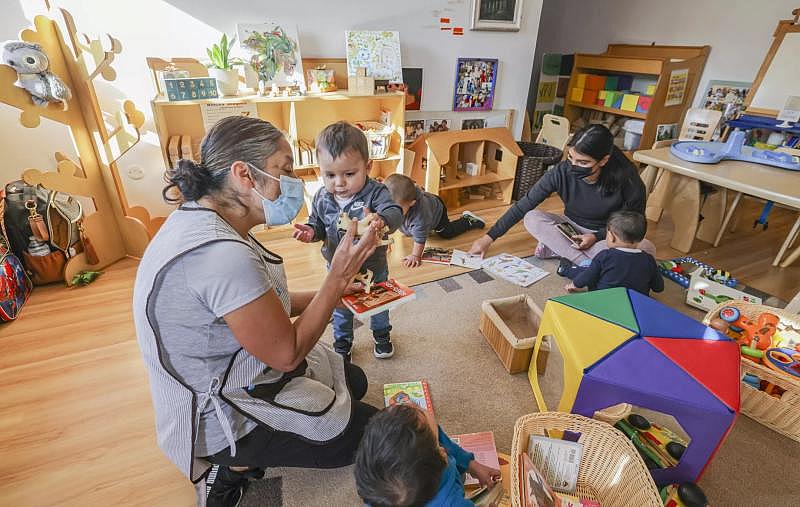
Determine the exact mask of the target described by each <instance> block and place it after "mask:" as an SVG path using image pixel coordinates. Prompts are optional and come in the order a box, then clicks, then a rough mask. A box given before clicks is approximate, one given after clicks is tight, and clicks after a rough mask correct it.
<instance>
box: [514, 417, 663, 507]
mask: <svg viewBox="0 0 800 507" xmlns="http://www.w3.org/2000/svg"><path fill="white" fill-rule="evenodd" d="M545 430H555V431H572V432H576V433H581V437H580V439H579V442H580V443H582V444H583V456H582V457H581V466H580V471H579V472H578V487H577V489H576V491H575V494H576V495H578V496H580V497H582V498H590V499H592V500H596V501H599V502H600V504H601V505H602V506H603V507H616V506H633V505H635V506H637V507H646V506H651V507H663V505H664V504H663V503H662V502H661V497H660V496H659V494H658V489H656V485H655V483H654V482H653V478H652V477H651V475H650V472H648V471H647V467H646V466H645V464H644V462H643V461H642V458H640V457H639V453H638V452H637V451H636V448H635V447H633V444H632V443H631V441H630V440H628V439H627V438H625V436H624V435H623V434H622V433H621V432H619V431H617V430H615V429H614V428H613V427H612V426H610V425H609V424H607V423H604V422H602V421H596V420H594V419H589V418H586V417H583V416H581V415H577V414H564V413H561V412H541V413H538V414H529V415H524V416H522V417H520V418H519V419H517V422H516V424H514V440H513V441H512V443H511V470H510V471H511V492H512V494H511V505H512V506H513V507H520V506H521V505H522V503H521V499H520V497H519V491H520V489H519V484H520V476H519V461H520V459H519V457H520V454H521V453H522V452H525V451H526V450H527V448H528V439H529V437H530V436H531V435H544V434H545Z"/></svg>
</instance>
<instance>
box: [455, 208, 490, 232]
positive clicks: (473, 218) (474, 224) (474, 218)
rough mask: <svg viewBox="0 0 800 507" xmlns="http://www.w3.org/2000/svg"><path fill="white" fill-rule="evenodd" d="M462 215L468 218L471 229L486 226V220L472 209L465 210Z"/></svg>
mask: <svg viewBox="0 0 800 507" xmlns="http://www.w3.org/2000/svg"><path fill="white" fill-rule="evenodd" d="M461 216H462V217H464V218H466V219H467V222H469V228H470V229H483V228H484V227H486V222H485V221H484V220H483V219H482V218H481V217H479V216H478V215H476V214H475V213H473V212H471V211H465V212H463V213H461Z"/></svg>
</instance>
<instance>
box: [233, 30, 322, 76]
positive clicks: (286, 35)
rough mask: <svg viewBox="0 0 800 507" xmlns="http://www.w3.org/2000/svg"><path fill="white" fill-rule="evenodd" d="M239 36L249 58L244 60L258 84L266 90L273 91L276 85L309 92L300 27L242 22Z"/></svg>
mask: <svg viewBox="0 0 800 507" xmlns="http://www.w3.org/2000/svg"><path fill="white" fill-rule="evenodd" d="M236 35H237V37H238V38H239V45H240V46H241V47H242V50H243V51H244V53H245V55H246V58H245V61H247V63H249V64H250V66H251V67H252V68H253V70H254V71H256V73H257V74H258V81H259V82H263V83H264V84H265V88H267V89H269V88H271V87H272V84H273V83H274V84H277V85H278V86H297V87H299V88H300V90H301V91H305V90H306V81H305V77H304V76H303V66H302V64H301V62H302V59H301V57H300V42H299V39H298V37H297V25H293V24H291V23H281V22H278V21H268V22H266V23H258V24H253V23H239V24H237V25H236Z"/></svg>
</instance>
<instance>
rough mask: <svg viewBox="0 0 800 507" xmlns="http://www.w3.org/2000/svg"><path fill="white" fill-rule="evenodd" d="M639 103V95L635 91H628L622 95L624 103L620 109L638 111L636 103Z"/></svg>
mask: <svg viewBox="0 0 800 507" xmlns="http://www.w3.org/2000/svg"><path fill="white" fill-rule="evenodd" d="M638 103H639V95H636V94H633V93H626V94H625V95H623V96H622V104H621V105H620V109H622V110H623V111H636V105H637V104H638Z"/></svg>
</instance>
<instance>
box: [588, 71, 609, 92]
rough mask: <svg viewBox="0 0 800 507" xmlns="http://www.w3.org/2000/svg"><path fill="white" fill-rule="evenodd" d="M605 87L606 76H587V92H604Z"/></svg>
mask: <svg viewBox="0 0 800 507" xmlns="http://www.w3.org/2000/svg"><path fill="white" fill-rule="evenodd" d="M605 85H606V77H605V76H596V75H594V74H589V75H588V76H586V89H587V90H602V89H603V87H604V86H605Z"/></svg>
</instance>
